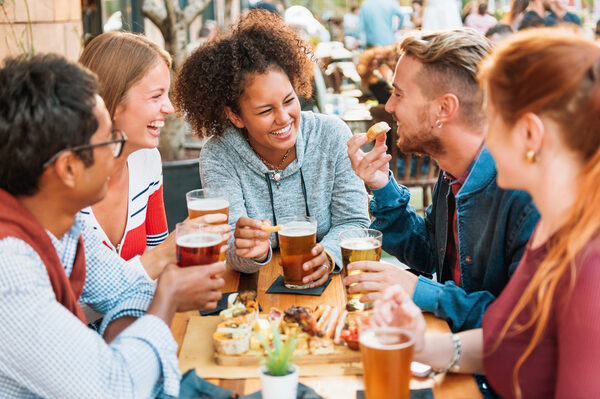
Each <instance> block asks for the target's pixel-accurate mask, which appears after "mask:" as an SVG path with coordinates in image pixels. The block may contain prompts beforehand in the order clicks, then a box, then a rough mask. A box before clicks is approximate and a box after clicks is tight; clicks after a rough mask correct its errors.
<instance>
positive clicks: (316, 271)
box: [302, 244, 331, 288]
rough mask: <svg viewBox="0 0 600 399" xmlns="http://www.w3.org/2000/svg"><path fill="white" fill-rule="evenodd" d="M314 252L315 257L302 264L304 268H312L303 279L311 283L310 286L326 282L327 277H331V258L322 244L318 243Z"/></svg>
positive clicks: (306, 282) (307, 269)
mask: <svg viewBox="0 0 600 399" xmlns="http://www.w3.org/2000/svg"><path fill="white" fill-rule="evenodd" d="M312 254H313V255H314V258H312V259H311V260H309V261H308V262H305V263H304V264H303V265H302V269H303V270H305V271H309V270H312V273H311V274H309V275H308V276H305V277H304V278H303V279H302V283H304V284H310V288H313V287H318V286H320V285H323V284H325V282H326V281H327V278H329V270H331V264H330V263H329V258H328V257H327V253H326V252H325V249H324V248H323V246H322V245H321V244H316V245H315V246H314V247H313V249H312Z"/></svg>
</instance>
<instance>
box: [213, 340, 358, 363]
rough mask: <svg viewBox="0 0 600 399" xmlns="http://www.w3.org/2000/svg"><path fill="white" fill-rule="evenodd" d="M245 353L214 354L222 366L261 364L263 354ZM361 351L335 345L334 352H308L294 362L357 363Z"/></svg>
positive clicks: (216, 360)
mask: <svg viewBox="0 0 600 399" xmlns="http://www.w3.org/2000/svg"><path fill="white" fill-rule="evenodd" d="M254 353H255V354H252V352H248V353H245V354H243V355H222V354H219V353H216V352H215V354H214V357H215V362H216V363H217V364H218V365H220V366H258V365H260V359H259V358H258V357H257V355H261V354H260V353H258V352H254ZM360 361H361V358H360V352H359V351H353V350H352V349H349V348H348V347H347V346H344V345H334V350H333V353H328V354H323V355H313V354H310V353H306V354H303V355H299V356H298V357H296V360H295V361H294V363H296V364H298V365H303V364H329V363H355V362H360Z"/></svg>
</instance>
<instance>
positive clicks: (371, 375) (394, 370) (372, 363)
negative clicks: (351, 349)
mask: <svg viewBox="0 0 600 399" xmlns="http://www.w3.org/2000/svg"><path fill="white" fill-rule="evenodd" d="M369 313H370V312H365V313H361V317H359V318H358V319H357V322H358V328H359V337H358V342H359V346H360V353H361V355H362V362H363V378H364V382H365V397H366V398H367V399H379V398H389V399H409V398H410V379H411V372H410V364H411V362H412V358H413V350H414V344H415V340H414V336H413V334H412V333H411V332H410V331H408V330H404V329H402V328H398V327H390V326H377V325H373V324H372V323H371V322H370V321H371V317H370V315H368V314H369Z"/></svg>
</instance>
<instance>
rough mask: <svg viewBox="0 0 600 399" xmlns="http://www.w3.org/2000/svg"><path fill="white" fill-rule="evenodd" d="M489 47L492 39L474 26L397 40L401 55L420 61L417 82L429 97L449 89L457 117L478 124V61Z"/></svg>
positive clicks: (480, 121) (480, 117)
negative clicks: (456, 103) (453, 96)
mask: <svg viewBox="0 0 600 399" xmlns="http://www.w3.org/2000/svg"><path fill="white" fill-rule="evenodd" d="M491 50H492V45H491V42H490V41H489V40H488V39H486V38H485V37H484V36H483V35H481V34H480V33H479V32H477V31H476V30H474V29H468V28H467V29H455V30H446V31H438V32H414V33H413V34H410V35H408V36H406V37H405V38H404V39H403V40H402V41H401V42H400V43H399V44H398V52H399V53H400V55H408V56H411V57H414V58H415V59H417V60H418V61H419V62H421V63H422V64H423V69H422V71H421V73H419V74H418V82H417V84H418V85H419V87H420V88H421V90H422V91H423V95H424V96H425V97H426V98H428V99H434V98H437V97H439V96H441V95H443V94H445V93H452V94H454V95H456V97H458V99H459V101H460V108H459V117H460V119H461V120H462V121H463V122H464V123H466V124H468V125H471V126H481V125H482V124H484V122H485V116H484V115H483V95H482V93H481V91H480V90H479V85H478V83H477V71H478V66H479V63H480V62H481V61H482V60H483V58H484V57H485V56H487V55H488V54H489V53H490V52H491Z"/></svg>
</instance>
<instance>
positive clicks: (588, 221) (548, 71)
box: [375, 30, 600, 398]
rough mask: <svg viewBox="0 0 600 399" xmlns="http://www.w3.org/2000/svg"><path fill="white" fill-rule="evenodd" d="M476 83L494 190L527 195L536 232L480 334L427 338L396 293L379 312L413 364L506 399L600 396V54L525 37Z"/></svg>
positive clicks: (550, 37)
mask: <svg viewBox="0 0 600 399" xmlns="http://www.w3.org/2000/svg"><path fill="white" fill-rule="evenodd" d="M480 81H481V84H482V86H483V87H484V88H485V89H486V91H487V102H486V104H487V106H486V114H487V115H488V119H489V123H490V125H489V129H488V133H487V136H486V142H487V144H488V146H489V148H490V151H491V152H492V154H493V155H494V158H495V160H496V163H497V165H498V184H499V185H501V186H502V187H505V188H515V189H522V190H526V191H527V192H529V193H531V195H532V197H533V199H534V201H535V203H536V205H537V207H538V209H539V210H540V214H541V218H540V221H539V223H538V225H537V227H536V229H535V233H534V234H533V236H532V237H531V240H530V241H529V243H528V245H527V250H526V252H525V254H524V256H523V258H522V260H521V263H520V264H519V266H518V268H517V271H516V272H515V273H514V275H513V276H512V278H511V280H510V282H509V283H508V285H507V286H506V288H505V289H504V291H502V294H501V295H500V296H499V297H498V299H496V301H495V302H494V303H493V304H492V305H491V306H490V307H489V308H488V310H487V311H486V313H485V316H484V318H483V325H482V329H477V330H470V331H465V332H461V333H460V334H458V335H457V336H450V335H448V334H444V335H435V334H426V335H423V332H424V327H425V324H424V320H423V317H422V315H421V312H419V311H418V309H417V308H416V307H414V305H413V304H411V302H410V299H409V297H408V295H406V294H405V293H404V292H402V290H401V289H400V288H399V287H393V288H391V289H390V291H388V292H386V294H385V296H384V302H383V303H376V304H375V309H376V311H377V312H378V314H379V315H380V316H381V319H385V320H386V321H387V322H388V323H390V324H394V325H402V326H404V327H406V328H409V329H412V330H413V331H414V332H415V333H416V336H417V342H418V344H417V347H416V348H415V349H416V353H415V360H418V361H421V362H425V363H428V364H431V365H432V366H434V368H440V369H448V368H451V370H452V369H453V368H454V366H456V367H458V371H459V372H461V373H473V372H478V373H481V372H485V374H486V377H487V379H488V381H489V382H490V383H491V384H492V386H493V388H494V389H495V390H496V391H497V392H498V393H499V394H500V395H501V396H502V397H504V398H513V397H522V398H552V397H554V398H567V397H568V398H593V397H598V396H599V395H600V383H599V381H598V375H597V372H596V370H597V366H596V365H597V363H598V358H599V357H600V345H599V344H598V343H597V339H596V337H598V334H600V306H599V305H598V285H599V284H600V267H598V266H600V214H599V213H598V212H597V210H596V204H598V203H599V202H600V189H599V187H598V180H599V179H600V136H599V135H598V129H599V128H600V120H599V119H598V115H599V110H600V109H599V108H600V48H599V47H598V45H597V44H595V43H593V42H591V41H588V40H587V39H583V38H581V37H578V36H576V35H574V34H567V33H565V32H560V31H556V30H533V31H530V32H523V33H518V34H516V35H514V36H513V37H511V38H509V39H507V40H506V41H505V42H503V43H502V44H501V45H500V46H499V48H498V49H497V50H496V51H495V52H494V53H493V54H492V56H491V57H490V59H489V60H488V61H486V63H485V64H484V65H483V67H482V70H481V73H480ZM523 93H526V94H523ZM556 187H562V188H564V189H563V190H561V195H556ZM459 347H462V351H459V350H458V349H457V348H459Z"/></svg>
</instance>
